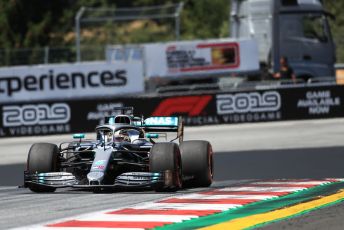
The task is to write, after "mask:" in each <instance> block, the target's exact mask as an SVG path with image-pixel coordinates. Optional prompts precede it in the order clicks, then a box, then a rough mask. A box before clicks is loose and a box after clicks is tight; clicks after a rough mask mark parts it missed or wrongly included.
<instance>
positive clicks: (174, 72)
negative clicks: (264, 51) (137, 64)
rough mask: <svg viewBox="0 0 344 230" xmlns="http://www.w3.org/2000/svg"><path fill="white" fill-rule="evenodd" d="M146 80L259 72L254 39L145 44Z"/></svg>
mask: <svg viewBox="0 0 344 230" xmlns="http://www.w3.org/2000/svg"><path fill="white" fill-rule="evenodd" d="M143 47H144V61H145V66H146V76H148V77H186V76H201V75H207V76H212V75H219V74H229V73H240V72H255V71H259V60H258V48H257V44H256V42H255V41H254V40H249V39H246V40H244V39H242V40H231V39H217V40H204V41H180V42H169V43H154V44H145V45H143Z"/></svg>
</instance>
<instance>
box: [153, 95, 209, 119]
mask: <svg viewBox="0 0 344 230" xmlns="http://www.w3.org/2000/svg"><path fill="white" fill-rule="evenodd" d="M211 99H212V96H211V95H205V96H185V97H172V98H167V99H165V100H163V101H162V102H160V104H159V106H158V107H157V108H156V109H155V111H154V112H153V114H152V116H171V115H173V114H188V115H189V116H198V115H200V113H201V112H202V111H203V110H204V108H205V107H206V106H207V105H208V104H209V102H210V100H211Z"/></svg>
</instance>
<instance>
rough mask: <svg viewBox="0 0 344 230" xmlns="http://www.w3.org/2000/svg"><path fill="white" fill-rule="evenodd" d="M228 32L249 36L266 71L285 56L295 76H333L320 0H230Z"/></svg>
mask: <svg viewBox="0 0 344 230" xmlns="http://www.w3.org/2000/svg"><path fill="white" fill-rule="evenodd" d="M230 17H231V36H232V37H234V38H243V37H245V38H253V39H255V40H256V41H257V43H258V49H259V61H260V64H261V66H265V67H267V68H266V69H267V70H268V71H269V72H270V73H275V72H278V71H279V68H280V65H279V59H280V57H281V56H285V57H287V58H288V59H289V64H290V65H291V67H292V68H293V69H294V72H295V74H296V76H297V78H298V79H304V80H306V81H307V80H309V79H313V78H317V79H320V78H324V77H325V78H326V77H327V78H328V77H331V78H334V77H335V73H334V71H335V70H334V64H335V62H336V57H335V44H334V42H333V39H332V35H331V30H330V26H329V23H328V18H329V17H332V16H331V14H329V13H328V12H326V11H325V9H324V7H323V4H322V1H321V0H232V8H231V15H230Z"/></svg>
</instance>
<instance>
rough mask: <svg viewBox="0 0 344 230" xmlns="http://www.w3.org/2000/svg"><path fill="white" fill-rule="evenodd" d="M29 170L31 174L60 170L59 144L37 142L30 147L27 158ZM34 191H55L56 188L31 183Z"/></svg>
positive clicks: (30, 186) (31, 188)
mask: <svg viewBox="0 0 344 230" xmlns="http://www.w3.org/2000/svg"><path fill="white" fill-rule="evenodd" d="M27 171H28V173H29V174H34V173H46V172H58V171H59V150H58V147H57V145H55V144H50V143H36V144H33V145H32V146H31V148H30V151H29V155H28V159H27ZM29 189H30V190H31V191H33V192H54V191H55V190H56V189H55V188H50V187H45V186H40V185H36V184H29Z"/></svg>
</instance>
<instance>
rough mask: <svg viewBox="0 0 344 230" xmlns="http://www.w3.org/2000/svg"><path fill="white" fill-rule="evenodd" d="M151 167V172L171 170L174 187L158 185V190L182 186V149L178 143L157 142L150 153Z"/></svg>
mask: <svg viewBox="0 0 344 230" xmlns="http://www.w3.org/2000/svg"><path fill="white" fill-rule="evenodd" d="M149 168H150V171H151V172H165V171H166V170H171V171H172V172H173V174H174V175H175V176H174V177H173V187H171V188H164V185H162V186H159V187H157V188H156V189H155V190H156V191H175V190H178V189H179V188H181V187H182V163H181V157H180V150H179V147H178V145H177V144H176V143H156V144H154V145H153V147H152V149H151V151H150V154H149Z"/></svg>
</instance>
